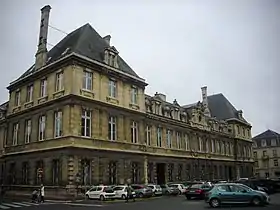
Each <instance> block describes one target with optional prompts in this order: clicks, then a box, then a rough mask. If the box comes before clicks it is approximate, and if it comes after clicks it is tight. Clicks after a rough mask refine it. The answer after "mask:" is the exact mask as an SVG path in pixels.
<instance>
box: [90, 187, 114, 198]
mask: <svg viewBox="0 0 280 210" xmlns="http://www.w3.org/2000/svg"><path fill="white" fill-rule="evenodd" d="M86 197H87V198H88V199H99V200H101V201H104V200H107V199H114V197H115V192H114V190H113V189H112V188H111V187H108V186H94V187H92V188H90V189H89V190H88V191H87V192H86Z"/></svg>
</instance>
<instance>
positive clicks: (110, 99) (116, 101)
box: [106, 96, 119, 104]
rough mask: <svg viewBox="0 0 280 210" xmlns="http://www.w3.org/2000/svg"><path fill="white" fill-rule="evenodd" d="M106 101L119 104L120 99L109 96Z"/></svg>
mask: <svg viewBox="0 0 280 210" xmlns="http://www.w3.org/2000/svg"><path fill="white" fill-rule="evenodd" d="M106 101H107V102H109V103H112V104H119V100H118V99H116V98H114V97H111V96H107V97H106Z"/></svg>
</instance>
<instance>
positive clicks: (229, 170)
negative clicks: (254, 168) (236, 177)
mask: <svg viewBox="0 0 280 210" xmlns="http://www.w3.org/2000/svg"><path fill="white" fill-rule="evenodd" d="M228 178H229V180H233V177H232V167H231V166H229V168H228Z"/></svg>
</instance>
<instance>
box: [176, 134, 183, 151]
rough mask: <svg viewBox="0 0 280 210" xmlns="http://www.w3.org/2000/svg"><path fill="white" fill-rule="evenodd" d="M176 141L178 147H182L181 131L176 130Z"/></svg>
mask: <svg viewBox="0 0 280 210" xmlns="http://www.w3.org/2000/svg"><path fill="white" fill-rule="evenodd" d="M176 141H177V148H178V149H181V147H182V146H181V133H180V132H176Z"/></svg>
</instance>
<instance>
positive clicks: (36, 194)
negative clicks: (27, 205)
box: [31, 189, 39, 203]
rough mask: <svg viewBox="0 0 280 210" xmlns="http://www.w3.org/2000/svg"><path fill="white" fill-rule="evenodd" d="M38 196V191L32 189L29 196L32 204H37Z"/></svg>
mask: <svg viewBox="0 0 280 210" xmlns="http://www.w3.org/2000/svg"><path fill="white" fill-rule="evenodd" d="M38 194H39V192H38V190H37V189H34V190H33V192H32V196H31V202H32V203H38V197H39V196H38Z"/></svg>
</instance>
